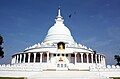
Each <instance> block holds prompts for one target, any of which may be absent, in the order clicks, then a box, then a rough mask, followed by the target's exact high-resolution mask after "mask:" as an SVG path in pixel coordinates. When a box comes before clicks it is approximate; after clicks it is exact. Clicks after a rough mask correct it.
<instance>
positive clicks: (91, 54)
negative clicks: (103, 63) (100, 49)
mask: <svg viewBox="0 0 120 79" xmlns="http://www.w3.org/2000/svg"><path fill="white" fill-rule="evenodd" d="M91 63H93V54H92V53H91Z"/></svg>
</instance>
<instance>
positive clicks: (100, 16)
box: [0, 0, 120, 65]
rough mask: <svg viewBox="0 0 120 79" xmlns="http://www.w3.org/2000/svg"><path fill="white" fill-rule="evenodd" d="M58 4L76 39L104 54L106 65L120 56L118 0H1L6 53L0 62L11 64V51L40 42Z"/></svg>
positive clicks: (0, 21)
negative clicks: (116, 56)
mask: <svg viewBox="0 0 120 79" xmlns="http://www.w3.org/2000/svg"><path fill="white" fill-rule="evenodd" d="M59 6H61V12H62V16H63V18H64V24H65V25H66V26H67V27H68V28H69V29H70V31H71V33H72V36H73V37H74V39H75V40H76V42H77V43H80V44H83V45H85V46H87V47H90V48H92V49H93V50H95V51H97V52H98V53H101V54H104V55H105V56H106V63H107V64H110V65H112V64H116V61H115V60H114V55H116V54H118V55H120V0H0V34H1V35H2V36H3V37H4V43H3V45H2V46H3V47H4V52H5V57H4V58H2V59H0V64H8V63H10V61H11V56H12V55H13V54H15V53H18V52H22V51H24V49H25V48H27V47H29V46H32V45H34V44H36V43H41V42H42V41H43V40H44V38H45V36H46V34H47V31H48V30H49V28H50V27H51V26H53V24H54V22H55V17H56V15H57V10H58V7H59ZM69 15H71V17H69Z"/></svg>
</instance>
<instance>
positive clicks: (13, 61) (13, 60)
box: [11, 56, 15, 64]
mask: <svg viewBox="0 0 120 79" xmlns="http://www.w3.org/2000/svg"><path fill="white" fill-rule="evenodd" d="M14 63H15V56H13V57H12V62H11V64H14Z"/></svg>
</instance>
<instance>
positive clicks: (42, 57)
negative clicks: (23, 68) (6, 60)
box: [11, 52, 50, 64]
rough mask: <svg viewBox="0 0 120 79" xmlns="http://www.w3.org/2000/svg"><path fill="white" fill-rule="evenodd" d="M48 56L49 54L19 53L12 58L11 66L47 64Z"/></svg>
mask: <svg viewBox="0 0 120 79" xmlns="http://www.w3.org/2000/svg"><path fill="white" fill-rule="evenodd" d="M49 56H50V53H49V52H35V53H31V52H30V53H20V54H16V55H13V56H12V61H11V64H14V63H37V62H39V63H42V62H48V61H49V58H50V57H49Z"/></svg>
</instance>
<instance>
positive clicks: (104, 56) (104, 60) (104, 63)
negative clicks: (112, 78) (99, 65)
mask: <svg viewBox="0 0 120 79" xmlns="http://www.w3.org/2000/svg"><path fill="white" fill-rule="evenodd" d="M103 64H104V66H105V65H106V63H105V56H104V57H103Z"/></svg>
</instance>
